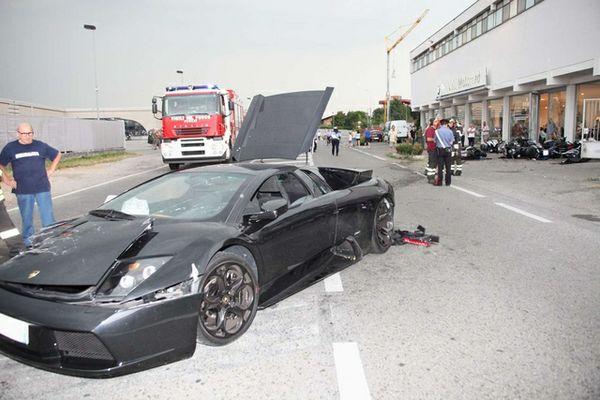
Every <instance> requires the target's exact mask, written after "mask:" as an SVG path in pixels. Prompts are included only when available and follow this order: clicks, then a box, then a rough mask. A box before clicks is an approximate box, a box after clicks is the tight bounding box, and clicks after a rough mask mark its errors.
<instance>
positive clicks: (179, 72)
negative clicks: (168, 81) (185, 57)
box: [175, 69, 183, 85]
mask: <svg viewBox="0 0 600 400" xmlns="http://www.w3.org/2000/svg"><path fill="white" fill-rule="evenodd" d="M175 72H177V73H178V74H179V75H181V84H182V85H183V71H182V70H180V69H178V70H177V71H175Z"/></svg>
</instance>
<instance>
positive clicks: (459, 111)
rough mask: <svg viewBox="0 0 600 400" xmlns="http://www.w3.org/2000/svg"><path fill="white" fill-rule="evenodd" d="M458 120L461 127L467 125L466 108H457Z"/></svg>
mask: <svg viewBox="0 0 600 400" xmlns="http://www.w3.org/2000/svg"><path fill="white" fill-rule="evenodd" d="M456 118H458V122H459V123H460V124H461V125H464V124H465V106H464V105H462V106H456Z"/></svg>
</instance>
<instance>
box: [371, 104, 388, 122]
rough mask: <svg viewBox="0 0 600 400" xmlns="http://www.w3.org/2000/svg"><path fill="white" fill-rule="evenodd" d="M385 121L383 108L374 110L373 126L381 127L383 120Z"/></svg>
mask: <svg viewBox="0 0 600 400" xmlns="http://www.w3.org/2000/svg"><path fill="white" fill-rule="evenodd" d="M384 119H385V112H384V109H383V107H379V108H376V109H375V110H374V111H373V122H372V123H373V125H383V120H384Z"/></svg>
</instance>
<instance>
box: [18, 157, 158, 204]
mask: <svg viewBox="0 0 600 400" xmlns="http://www.w3.org/2000/svg"><path fill="white" fill-rule="evenodd" d="M165 167H166V165H163V166H161V167H158V168H152V169H147V170H145V171H141V172H137V173H135V174H131V175H127V176H122V177H120V178H116V179H113V180H110V181H106V182H102V183H98V184H96V185H92V186H88V187H84V188H81V189H77V190H73V191H72V192H68V193H64V194H60V195H58V196H54V197H52V200H56V199H60V198H61V197H67V196H71V195H73V194H77V193H81V192H85V191H86V190H90V189H95V188H97V187H100V186H104V185H109V184H111V183H115V182H118V181H122V180H123V179H127V178H133V177H134V176H138V175H143V174H147V173H148V172H152V171H156V170H159V169H161V168H165ZM18 209H19V207H14V208H11V209H10V210H8V212H12V211H16V210H18Z"/></svg>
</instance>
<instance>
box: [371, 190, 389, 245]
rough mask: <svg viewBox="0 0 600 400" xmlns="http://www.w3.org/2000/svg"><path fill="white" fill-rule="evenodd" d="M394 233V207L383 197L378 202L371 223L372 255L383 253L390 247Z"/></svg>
mask: <svg viewBox="0 0 600 400" xmlns="http://www.w3.org/2000/svg"><path fill="white" fill-rule="evenodd" d="M393 232H394V205H393V204H392V202H391V201H390V200H389V199H388V198H387V197H384V198H382V199H381V200H380V201H379V204H378V205H377V209H376V210H375V220H374V221H373V234H372V240H371V244H372V245H371V250H372V252H373V253H385V252H386V251H387V250H388V249H389V248H390V246H391V245H392V233H393Z"/></svg>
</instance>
